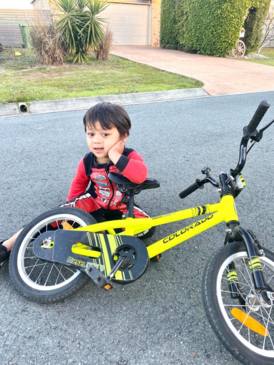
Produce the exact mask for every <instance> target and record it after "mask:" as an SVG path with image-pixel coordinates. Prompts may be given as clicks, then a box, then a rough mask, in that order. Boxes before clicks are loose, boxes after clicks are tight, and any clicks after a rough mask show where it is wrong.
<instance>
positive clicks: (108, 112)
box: [83, 103, 131, 136]
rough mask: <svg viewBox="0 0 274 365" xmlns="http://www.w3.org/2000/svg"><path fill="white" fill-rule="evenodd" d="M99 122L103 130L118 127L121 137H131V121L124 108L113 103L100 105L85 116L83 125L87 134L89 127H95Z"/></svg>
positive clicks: (92, 108)
mask: <svg viewBox="0 0 274 365" xmlns="http://www.w3.org/2000/svg"><path fill="white" fill-rule="evenodd" d="M96 122H99V123H100V125H101V127H102V128H103V129H111V128H112V127H116V128H117V129H118V132H119V134H120V135H121V136H125V135H129V130H130V127H131V121H130V118H129V116H128V113H127V112H126V111H125V109H124V108H123V107H121V106H120V105H117V104H112V103H98V104H96V105H95V106H93V107H91V108H90V109H89V110H88V111H87V112H86V114H85V116H84V119H83V123H84V128H85V132H86V130H87V126H93V127H94V126H95V123H96Z"/></svg>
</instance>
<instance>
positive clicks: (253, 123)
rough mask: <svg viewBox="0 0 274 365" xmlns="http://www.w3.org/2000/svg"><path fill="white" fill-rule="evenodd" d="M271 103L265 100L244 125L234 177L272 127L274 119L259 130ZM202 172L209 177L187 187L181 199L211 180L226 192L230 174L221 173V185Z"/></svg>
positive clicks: (233, 171) (232, 174)
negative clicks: (249, 144) (265, 132)
mask: <svg viewBox="0 0 274 365" xmlns="http://www.w3.org/2000/svg"><path fill="white" fill-rule="evenodd" d="M269 107H270V104H269V103H268V102H267V101H265V100H263V101H262V102H261V103H260V104H259V106H258V108H257V110H256V111H255V113H254V115H253V117H252V119H251V120H250V122H249V123H248V125H247V126H245V127H244V129H243V137H242V140H241V143H240V152H239V160H238V164H237V166H236V168H235V169H231V170H230V174H231V176H232V177H233V178H235V177H236V176H237V175H238V174H239V173H240V172H241V171H242V169H243V168H244V165H245V162H246V156H247V153H248V152H249V151H250V149H251V147H253V145H254V144H255V142H259V141H260V139H261V138H262V135H263V131H264V130H265V129H267V128H268V127H270V125H272V124H273V123H274V120H273V121H272V122H270V123H269V124H267V125H266V126H265V127H264V128H262V129H261V130H259V131H257V127H258V125H259V123H260V122H261V120H262V119H263V117H264V115H265V113H266V112H267V110H268V109H269ZM249 140H252V141H253V144H252V145H251V147H250V148H249V149H248V150H247V145H248V142H249ZM202 173H204V174H206V175H207V178H205V179H203V180H199V179H197V180H196V181H195V183H194V184H192V185H190V186H189V187H187V188H186V189H185V190H183V191H182V192H181V193H180V194H179V197H180V198H181V199H183V198H185V197H187V196H188V195H190V194H192V193H193V192H194V191H196V190H197V189H199V188H201V187H202V186H203V185H204V184H206V183H208V182H210V183H211V184H212V185H213V186H216V187H219V188H220V190H221V191H222V193H225V191H223V190H224V186H226V185H227V184H226V181H225V180H226V177H227V176H228V175H226V174H221V175H220V176H219V178H220V184H221V186H219V184H218V183H217V182H216V181H215V180H214V179H213V178H212V177H211V176H210V175H209V172H208V173H207V172H206V170H202Z"/></svg>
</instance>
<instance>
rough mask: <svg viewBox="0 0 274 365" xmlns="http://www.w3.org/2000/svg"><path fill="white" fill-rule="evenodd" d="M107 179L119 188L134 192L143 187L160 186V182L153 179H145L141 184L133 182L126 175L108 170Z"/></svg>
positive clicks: (154, 187) (153, 187)
mask: <svg viewBox="0 0 274 365" xmlns="http://www.w3.org/2000/svg"><path fill="white" fill-rule="evenodd" d="M108 177H109V179H110V180H111V181H112V182H114V183H115V184H117V185H118V187H119V190H121V191H123V192H124V191H127V190H128V191H129V190H133V191H134V193H135V194H137V193H139V192H140V191H141V190H145V189H156V188H159V187H160V183H159V182H158V181H157V180H155V179H146V180H145V181H144V182H143V183H142V184H134V183H133V182H131V181H129V180H128V179H127V178H126V177H124V176H123V175H121V174H117V173H115V172H110V173H109V174H108Z"/></svg>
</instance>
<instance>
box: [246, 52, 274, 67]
mask: <svg viewBox="0 0 274 365" xmlns="http://www.w3.org/2000/svg"><path fill="white" fill-rule="evenodd" d="M261 55H263V56H266V57H267V58H250V59H249V61H252V62H256V63H261V64H264V65H269V66H274V48H264V49H263V50H262V52H261Z"/></svg>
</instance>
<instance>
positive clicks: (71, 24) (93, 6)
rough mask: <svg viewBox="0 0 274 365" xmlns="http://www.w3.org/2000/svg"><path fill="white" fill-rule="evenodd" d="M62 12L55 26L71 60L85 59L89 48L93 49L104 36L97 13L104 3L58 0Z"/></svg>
mask: <svg viewBox="0 0 274 365" xmlns="http://www.w3.org/2000/svg"><path fill="white" fill-rule="evenodd" d="M57 4H58V6H59V8H60V10H61V12H62V15H61V17H60V19H59V20H58V22H57V28H58V30H59V32H60V34H61V35H62V40H63V43H64V46H65V48H66V49H67V50H68V52H69V53H71V54H73V56H74V58H73V62H78V63H82V62H85V61H86V55H87V53H88V50H89V49H90V48H93V49H95V48H96V47H98V45H99V43H100V42H101V41H102V39H103V37H104V31H103V19H101V18H100V17H99V14H100V13H101V12H102V11H103V10H104V9H105V7H106V4H105V3H103V2H101V1H100V0H58V1H57Z"/></svg>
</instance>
